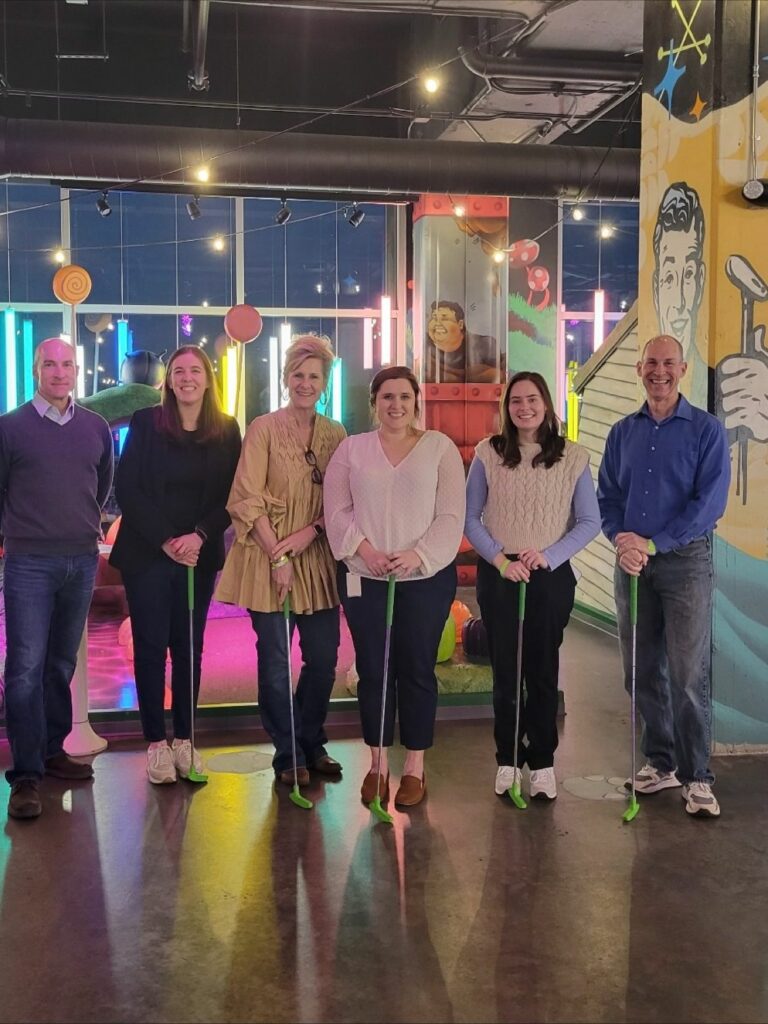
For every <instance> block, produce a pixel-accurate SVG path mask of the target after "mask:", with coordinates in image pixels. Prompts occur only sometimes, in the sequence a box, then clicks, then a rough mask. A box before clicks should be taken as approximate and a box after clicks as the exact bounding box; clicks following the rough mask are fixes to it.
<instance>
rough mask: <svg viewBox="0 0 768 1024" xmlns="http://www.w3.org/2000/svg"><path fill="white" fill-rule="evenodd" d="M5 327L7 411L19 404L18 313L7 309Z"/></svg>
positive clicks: (4, 320)
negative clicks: (17, 370) (17, 364)
mask: <svg viewBox="0 0 768 1024" xmlns="http://www.w3.org/2000/svg"><path fill="white" fill-rule="evenodd" d="M3 326H4V327H5V411H6V412H10V411H11V410H12V409H15V408H16V406H17V405H18V404H19V395H18V390H17V388H16V313H15V312H14V311H13V310H12V309H6V311H5V315H4V317H3Z"/></svg>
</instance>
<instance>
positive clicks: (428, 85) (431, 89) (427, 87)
mask: <svg viewBox="0 0 768 1024" xmlns="http://www.w3.org/2000/svg"><path fill="white" fill-rule="evenodd" d="M422 82H423V85H424V91H425V92H428V93H430V94H431V95H434V94H435V93H436V92H437V91H438V90H439V89H440V79H439V78H438V77H437V75H425V77H424V78H423V79H422Z"/></svg>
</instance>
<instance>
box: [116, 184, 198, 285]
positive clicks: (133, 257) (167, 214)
mask: <svg viewBox="0 0 768 1024" xmlns="http://www.w3.org/2000/svg"><path fill="white" fill-rule="evenodd" d="M179 198H181V197H179ZM176 201H177V197H176V196H173V195H153V194H152V193H149V192H142V193H138V192H126V193H125V195H124V196H123V202H122V208H123V245H124V247H125V248H124V252H123V268H124V275H125V288H124V291H125V301H126V303H128V304H134V303H136V304H140V305H153V304H157V305H175V304H176V301H177V298H176ZM110 219H111V218H110Z"/></svg>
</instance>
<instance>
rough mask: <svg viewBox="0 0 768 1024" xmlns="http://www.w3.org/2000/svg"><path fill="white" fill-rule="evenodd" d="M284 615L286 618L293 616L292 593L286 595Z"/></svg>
mask: <svg viewBox="0 0 768 1024" xmlns="http://www.w3.org/2000/svg"><path fill="white" fill-rule="evenodd" d="M283 615H284V616H285V617H286V619H290V617H291V595H290V594H286V595H285V600H284V601H283Z"/></svg>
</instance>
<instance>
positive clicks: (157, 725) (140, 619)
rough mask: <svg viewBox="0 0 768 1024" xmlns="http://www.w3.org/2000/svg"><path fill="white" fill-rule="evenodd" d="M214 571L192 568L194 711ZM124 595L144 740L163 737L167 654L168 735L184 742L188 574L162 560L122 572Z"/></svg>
mask: <svg viewBox="0 0 768 1024" xmlns="http://www.w3.org/2000/svg"><path fill="white" fill-rule="evenodd" d="M215 579H216V572H215V570H210V571H208V572H206V571H204V570H200V569H195V611H194V625H193V637H194V671H195V675H194V688H195V707H197V695H198V692H199V690H200V663H201V661H202V656H203V633H204V632H205V620H206V618H207V616H208V608H209V606H210V603H211V597H212V596H213V585H214V581H215ZM123 582H124V583H125V596H126V597H127V598H128V610H129V611H130V614H131V629H132V631H133V666H134V674H135V676H136V694H137V696H138V698H139V713H140V715H141V725H142V729H143V730H144V737H145V739H147V740H149V742H150V743H156V742H158V741H159V740H164V739H165V738H166V732H165V712H164V710H163V705H164V697H165V661H166V656H167V652H168V650H169V649H170V652H171V695H172V698H173V704H172V707H173V735H174V736H175V737H176V739H180V740H186V739H189V733H190V727H191V724H192V715H191V707H190V694H189V675H190V664H189V612H188V610H187V569H186V566H183V565H179V564H178V562H174V561H172V560H171V559H170V558H166V557H165V556H163V558H162V559H157V560H156V561H154V562H152V563H151V564H150V565H149V566H147V568H146V569H141V570H140V571H139V572H136V573H133V572H132V573H123Z"/></svg>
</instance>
